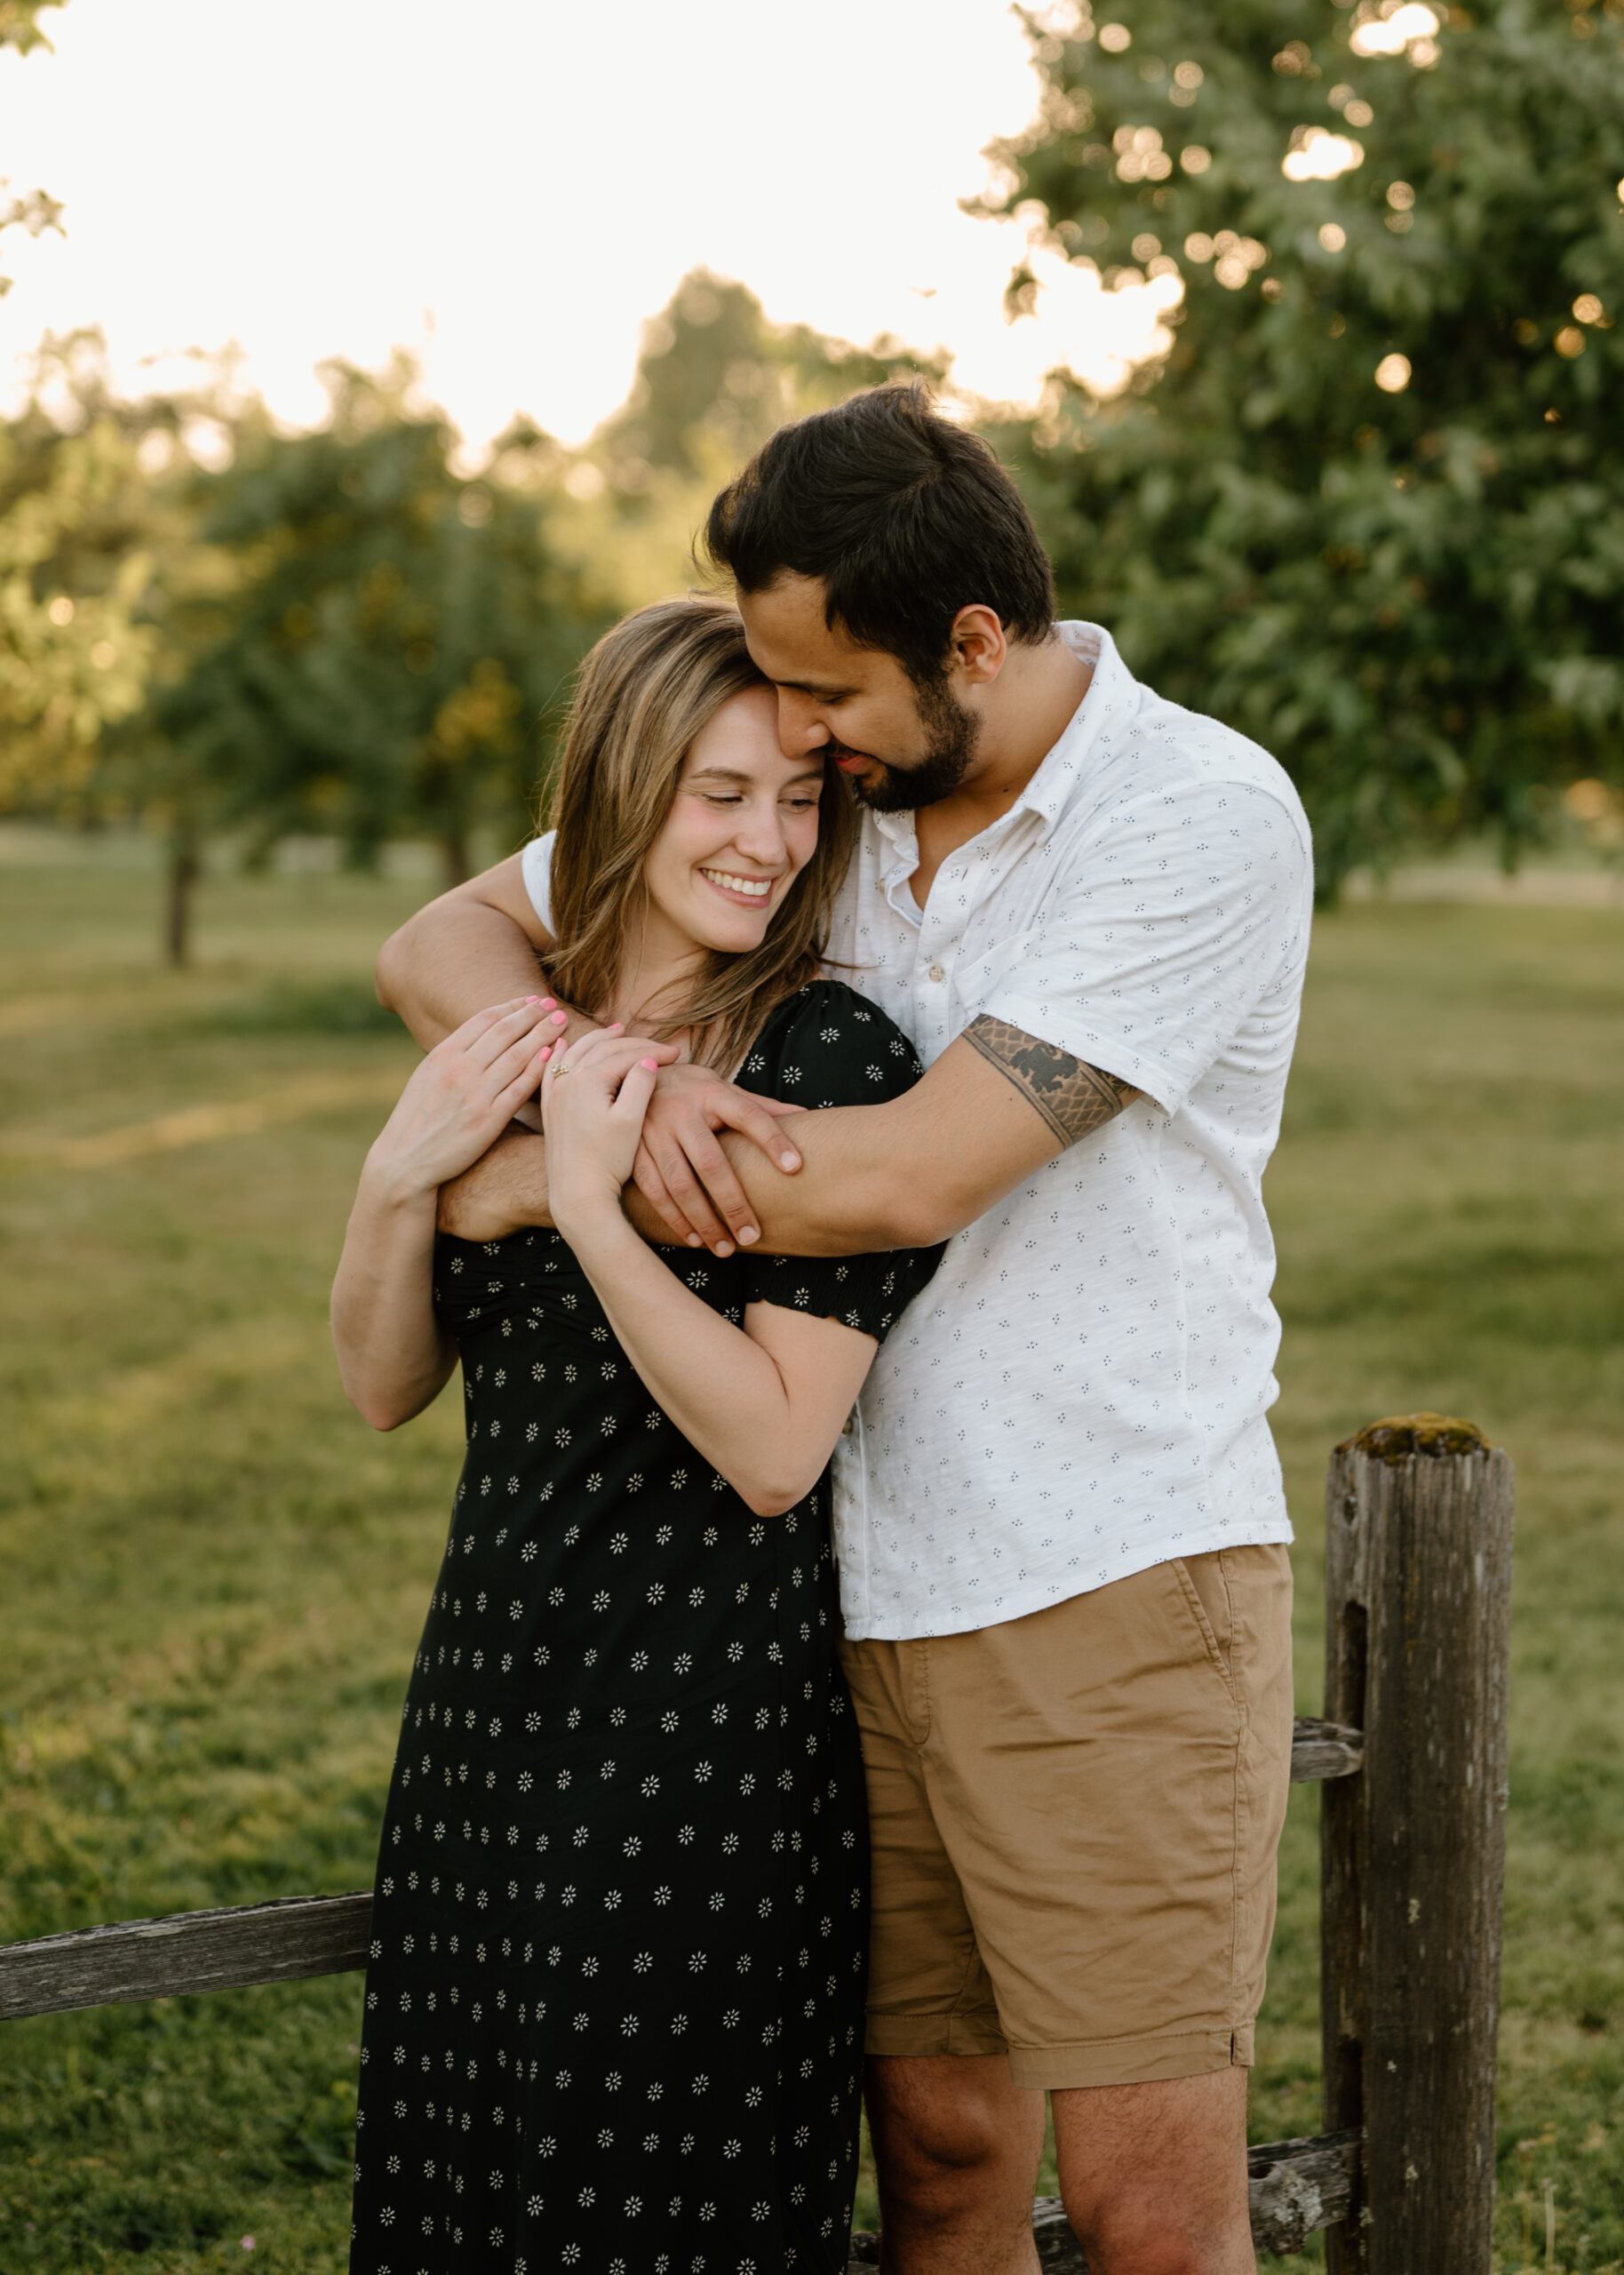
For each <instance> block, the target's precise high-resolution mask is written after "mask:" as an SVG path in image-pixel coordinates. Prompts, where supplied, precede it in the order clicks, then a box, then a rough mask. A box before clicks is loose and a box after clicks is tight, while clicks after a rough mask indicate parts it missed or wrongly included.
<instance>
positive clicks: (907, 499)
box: [705, 379, 1055, 686]
mask: <svg viewBox="0 0 1624 2275" xmlns="http://www.w3.org/2000/svg"><path fill="white" fill-rule="evenodd" d="M705 552H706V554H707V555H709V557H710V559H711V561H712V563H714V564H715V566H716V567H717V568H718V569H721V570H726V571H729V572H730V573H731V575H732V577H733V580H734V582H735V584H736V586H737V587H738V588H739V590H740V591H741V592H742V593H759V592H761V591H763V590H765V588H766V587H768V585H770V584H771V583H772V581H773V579H775V578H776V577H777V576H779V575H781V574H782V573H784V571H792V572H793V573H794V574H795V575H796V576H800V577H816V578H819V579H822V581H823V584H824V590H825V593H826V595H827V603H826V606H825V608H824V621H825V622H826V623H827V624H828V625H829V626H831V627H834V626H836V625H839V626H840V627H842V628H843V629H844V630H845V631H846V632H847V633H848V635H850V637H851V638H852V639H854V640H856V641H858V642H860V643H862V644H863V645H864V647H869V648H883V649H885V650H886V651H888V653H890V654H891V655H894V656H895V657H896V659H897V660H898V662H899V663H900V664H901V665H902V666H903V668H904V670H905V671H906V672H907V674H908V675H909V677H910V678H911V679H912V680H913V681H914V682H915V683H917V684H919V685H921V686H923V685H927V684H928V683H931V682H932V681H935V680H936V679H938V678H940V676H941V675H942V672H943V667H944V666H945V663H946V659H947V651H948V644H949V641H950V638H951V631H952V623H953V619H954V617H955V616H957V614H958V613H959V610H960V609H961V608H968V607H970V606H972V605H974V604H976V603H979V604H980V605H981V606H983V607H984V608H990V609H992V610H993V611H995V612H996V613H997V616H998V619H999V622H1000V623H1001V624H1002V626H1003V627H1004V630H1005V631H1006V633H1007V635H1009V637H1010V638H1011V639H1012V640H1020V641H1026V642H1029V643H1037V642H1039V641H1041V640H1047V637H1048V636H1049V632H1050V628H1051V627H1052V625H1053V623H1054V620H1055V584H1054V579H1053V577H1052V575H1051V574H1050V571H1049V563H1048V556H1047V554H1046V553H1045V552H1044V550H1043V547H1042V546H1041V545H1040V544H1039V541H1038V532H1037V531H1036V530H1034V529H1033V527H1032V524H1031V515H1029V514H1028V513H1027V510H1026V507H1025V505H1024V504H1023V501H1022V498H1021V493H1020V491H1018V490H1017V489H1016V488H1015V483H1013V482H1012V481H1011V480H1010V478H1009V476H1008V475H1007V474H1006V473H1005V471H1004V469H1003V467H1001V466H1000V465H999V462H998V460H997V459H996V458H995V457H994V456H993V454H992V452H991V450H989V449H988V447H987V445H986V443H983V441H982V439H981V437H980V435H972V434H969V433H967V431H966V429H965V428H964V427H959V426H956V425H955V424H954V423H953V421H952V420H951V419H944V418H943V416H942V414H941V412H940V411H937V410H936V408H935V404H934V403H933V402H932V400H931V397H930V392H929V390H928V388H927V387H925V385H924V384H923V382H922V381H921V380H919V379H905V380H900V381H899V380H893V381H890V382H889V383H888V384H887V385H886V386H884V387H872V388H871V389H870V390H869V391H868V393H867V394H865V395H854V396H853V397H852V399H851V401H850V402H849V403H840V404H839V405H838V406H837V407H836V408H835V409H834V410H832V411H816V412H814V414H813V415H812V416H811V417H810V418H809V419H797V420H796V421H795V423H794V425H793V426H792V427H780V428H779V429H778V432H777V433H776V435H773V436H772V437H771V439H770V440H769V441H768V442H766V443H763V444H762V446H761V448H760V450H759V451H757V452H756V454H755V456H754V458H752V459H751V461H750V464H749V465H748V466H747V467H745V468H744V472H743V473H742V474H741V475H738V476H737V477H736V479H735V480H734V481H732V482H730V483H728V487H727V488H726V489H725V490H724V491H722V492H721V495H720V497H719V498H718V499H717V500H716V502H715V504H714V505H713V506H712V508H711V514H710V519H709V521H708V522H707V523H706V524H705Z"/></svg>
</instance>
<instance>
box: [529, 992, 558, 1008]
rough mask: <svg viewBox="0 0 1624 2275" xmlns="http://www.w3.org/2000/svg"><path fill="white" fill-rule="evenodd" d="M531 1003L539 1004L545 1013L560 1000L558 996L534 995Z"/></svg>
mask: <svg viewBox="0 0 1624 2275" xmlns="http://www.w3.org/2000/svg"><path fill="white" fill-rule="evenodd" d="M530 1001H531V1002H532V1003H539V1004H540V1005H541V1008H542V1010H544V1011H550V1010H552V1009H553V1005H554V1004H555V1003H556V1002H557V1001H558V998H557V996H556V995H532V996H531V998H530Z"/></svg>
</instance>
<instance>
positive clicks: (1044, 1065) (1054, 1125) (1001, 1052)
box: [964, 1011, 1139, 1145]
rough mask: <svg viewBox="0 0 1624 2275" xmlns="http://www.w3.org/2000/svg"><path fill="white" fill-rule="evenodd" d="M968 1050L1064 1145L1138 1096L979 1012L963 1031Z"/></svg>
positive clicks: (1130, 1086) (1113, 1079) (1128, 1087)
mask: <svg viewBox="0 0 1624 2275" xmlns="http://www.w3.org/2000/svg"><path fill="white" fill-rule="evenodd" d="M964 1039H965V1041H966V1042H967V1043H968V1044H969V1046H970V1048H971V1050H975V1051H978V1052H979V1053H980V1054H981V1056H982V1057H983V1058H984V1059H985V1060H986V1061H987V1063H988V1065H989V1066H996V1067H997V1068H998V1070H999V1074H1005V1075H1007V1077H1008V1078H1009V1080H1010V1081H1011V1082H1013V1083H1014V1084H1015V1088H1016V1090H1019V1091H1020V1092H1021V1093H1022V1095H1023V1097H1024V1098H1027V1099H1029V1100H1030V1101H1031V1104H1032V1105H1033V1106H1036V1107H1037V1109H1038V1111H1039V1114H1041V1115H1042V1116H1043V1118H1044V1120H1045V1121H1046V1122H1047V1123H1048V1125H1049V1128H1050V1129H1051V1130H1053V1131H1054V1132H1055V1136H1056V1138H1059V1139H1060V1142H1061V1144H1062V1145H1076V1143H1077V1141H1078V1139H1079V1138H1087V1135H1088V1133H1089V1131H1090V1130H1101V1129H1103V1127H1104V1126H1105V1124H1106V1123H1107V1122H1110V1121H1111V1120H1113V1119H1114V1118H1115V1116H1116V1115H1118V1114H1120V1113H1121V1111H1122V1109H1123V1107H1124V1106H1126V1104H1127V1103H1128V1101H1129V1099H1130V1098H1137V1097H1138V1096H1139V1092H1138V1091H1137V1090H1135V1089H1134V1085H1133V1084H1132V1083H1131V1082H1118V1079H1117V1077H1116V1076H1115V1075H1114V1074H1102V1073H1101V1072H1100V1070H1099V1068H1098V1067H1097V1066H1086V1065H1085V1064H1084V1062H1083V1061H1082V1059H1080V1058H1072V1056H1071V1052H1070V1051H1069V1050H1056V1048H1055V1045H1054V1044H1053V1043H1052V1042H1039V1040H1038V1038H1037V1036H1036V1035H1031V1034H1026V1033H1025V1032H1024V1030H1023V1029H1022V1028H1020V1027H1012V1026H1010V1025H1009V1023H1008V1021H1007V1020H1006V1019H994V1018H989V1017H988V1016H987V1014H986V1013H985V1012H984V1011H983V1013H982V1015H981V1017H980V1018H978V1019H973V1020H972V1021H971V1023H970V1025H969V1026H967V1028H966V1029H965V1031H964Z"/></svg>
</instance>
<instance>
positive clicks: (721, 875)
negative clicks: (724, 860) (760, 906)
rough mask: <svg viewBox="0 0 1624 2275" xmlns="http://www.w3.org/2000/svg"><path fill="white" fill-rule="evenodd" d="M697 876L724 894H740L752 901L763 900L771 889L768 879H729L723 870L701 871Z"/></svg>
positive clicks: (771, 882)
mask: <svg viewBox="0 0 1624 2275" xmlns="http://www.w3.org/2000/svg"><path fill="white" fill-rule="evenodd" d="M699 874H700V875H701V876H702V877H709V879H710V880H711V882H712V884H713V885H720V887H721V889H722V890H723V891H724V892H742V893H744V894H745V895H746V896H747V897H748V898H750V899H752V900H765V899H766V898H767V896H768V893H770V892H771V890H772V889H773V880H772V879H771V878H770V877H731V876H729V875H728V873H727V871H726V870H725V869H701V871H700V872H699Z"/></svg>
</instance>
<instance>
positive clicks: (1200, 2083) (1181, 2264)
mask: <svg viewBox="0 0 1624 2275" xmlns="http://www.w3.org/2000/svg"><path fill="white" fill-rule="evenodd" d="M1053 2101H1054V2107H1055V2147H1056V2149H1057V2151H1058V2152H1059V2159H1060V2188H1061V2194H1062V2196H1063V2198H1064V2199H1065V2207H1066V2217H1067V2219H1068V2220H1070V2222H1071V2226H1072V2229H1073V2231H1074V2232H1075V2233H1076V2235H1077V2237H1078V2239H1079V2242H1080V2243H1081V2245H1082V2247H1083V2249H1084V2251H1085V2252H1086V2253H1087V2257H1088V2267H1089V2275H1256V2268H1257V2261H1256V2259H1255V2257H1254V2255H1253V2250H1252V2228H1251V2223H1250V2221H1249V2219H1248V2217H1247V2210H1246V2071H1245V2070H1243V2069H1238V2068H1236V2069H1228V2070H1219V2071H1214V2072H1213V2073H1212V2074H1211V2075H1210V2076H1207V2077H1204V2078H1175V2079H1167V2080H1166V2081H1164V2082H1162V2083H1160V2084H1157V2085H1150V2086H1090V2087H1079V2088H1076V2089H1073V2090H1072V2091H1070V2092H1066V2093H1057V2094H1055V2095H1054V2096H1053ZM923 2264H924V2263H923V2262H921V2265H923ZM956 2264H957V2263H956V2262H952V2261H943V2266H953V2265H956ZM1012 2264H1013V2263H1012Z"/></svg>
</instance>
